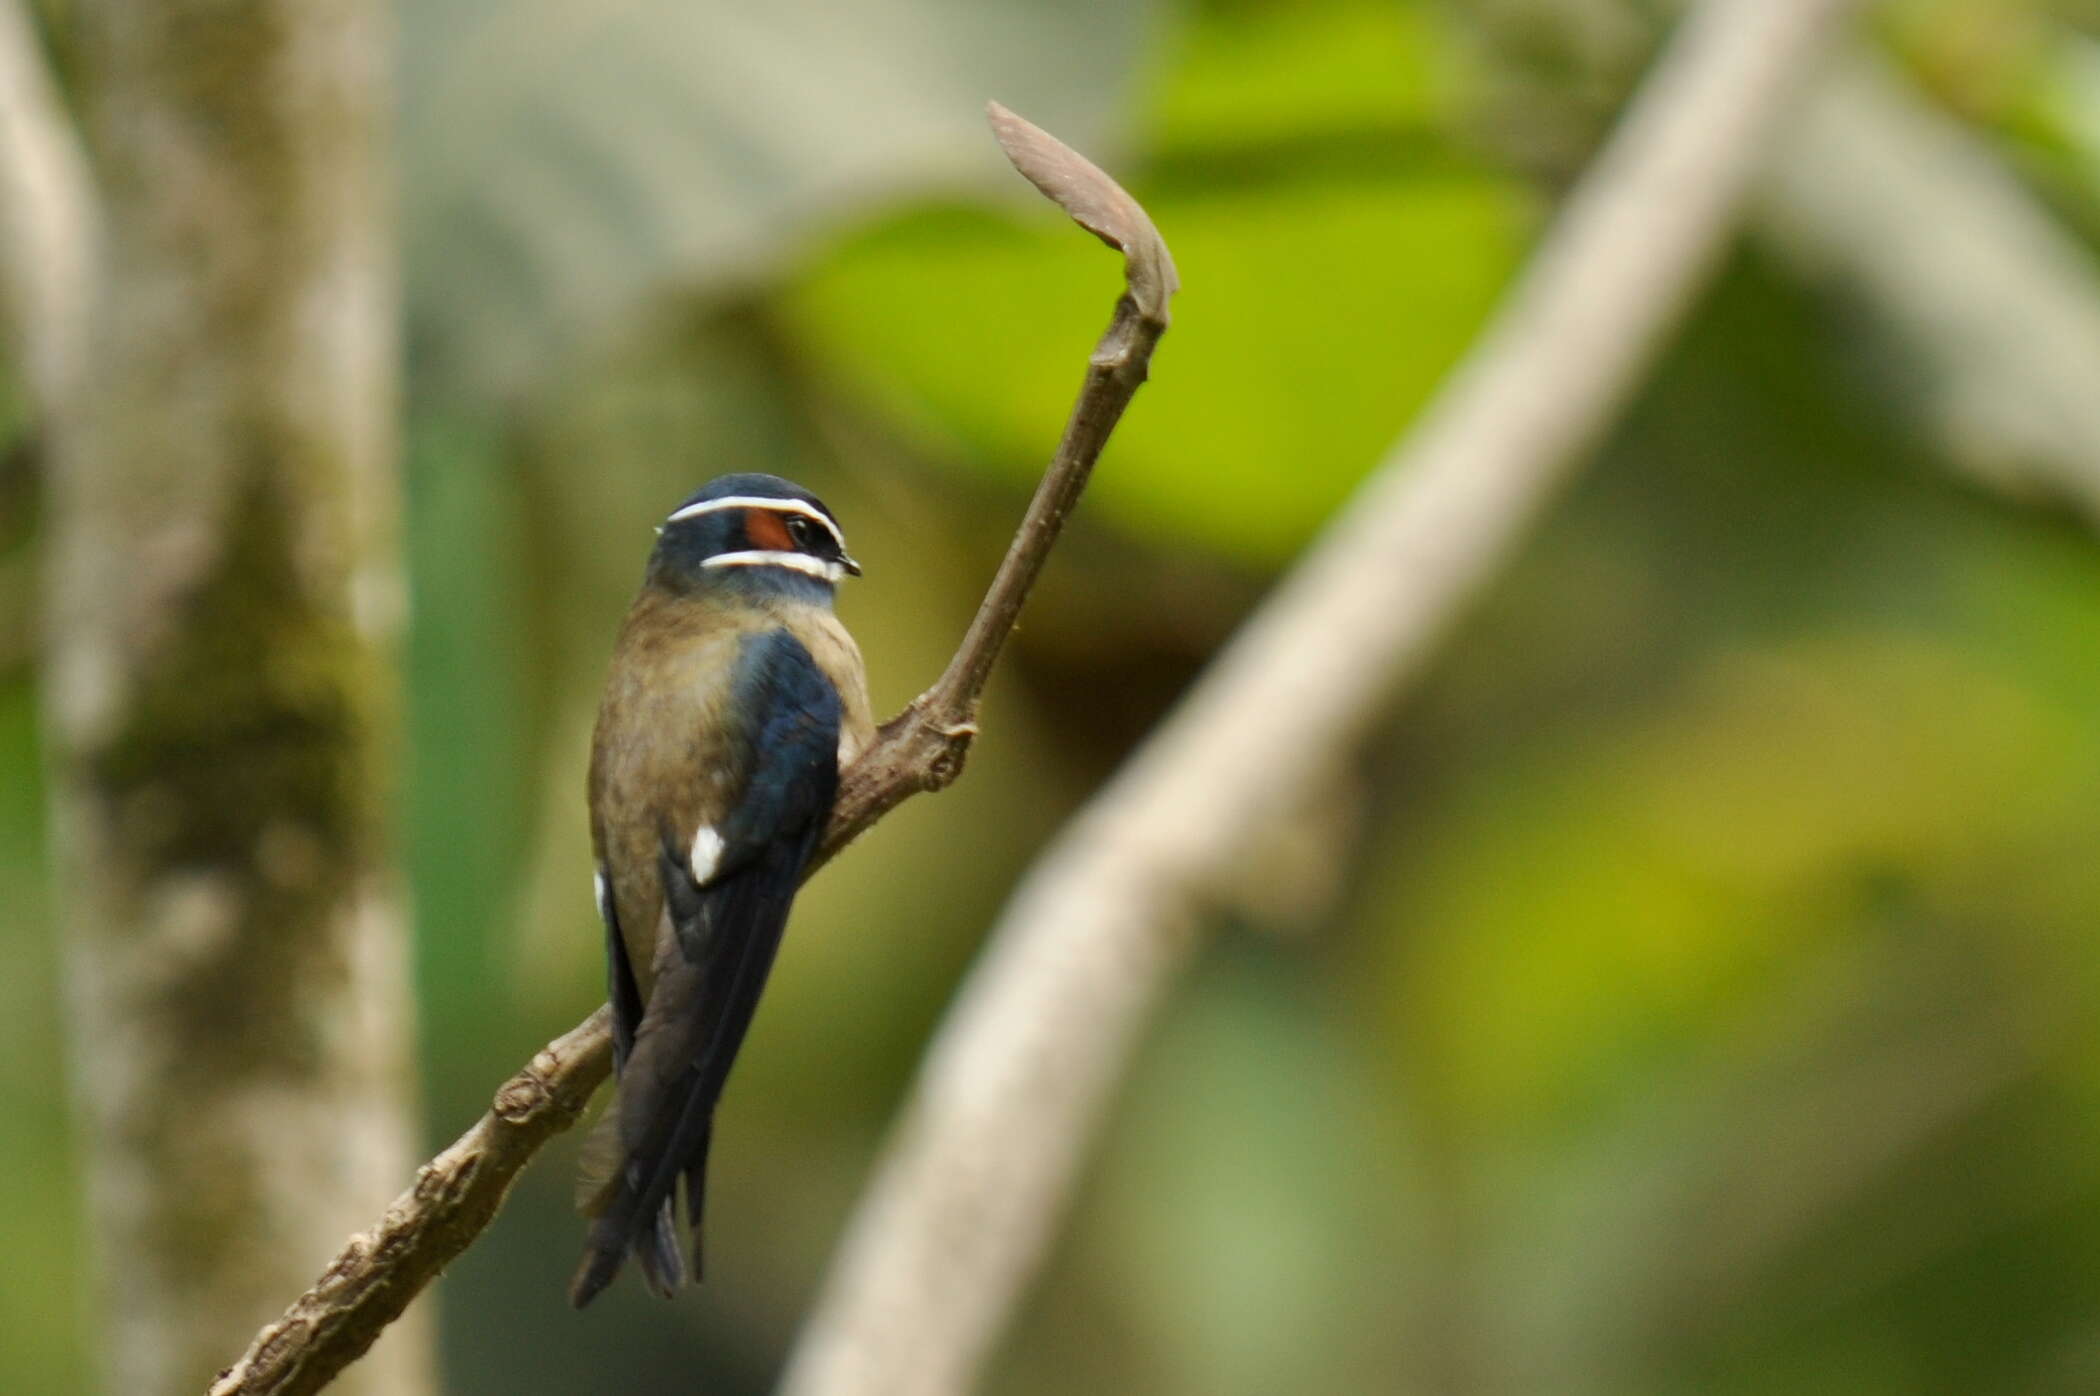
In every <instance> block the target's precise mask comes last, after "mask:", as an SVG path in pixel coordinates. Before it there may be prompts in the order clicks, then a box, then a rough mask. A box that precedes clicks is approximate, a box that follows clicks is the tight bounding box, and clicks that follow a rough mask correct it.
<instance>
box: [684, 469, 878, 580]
mask: <svg viewBox="0 0 2100 1396" xmlns="http://www.w3.org/2000/svg"><path fill="white" fill-rule="evenodd" d="M859 575H860V564H859V563H857V562H855V561H854V560H853V558H852V557H851V556H850V555H849V554H848V553H847V552H846V535H845V534H844V533H843V532H842V531H841V530H840V529H839V525H838V520H837V519H835V518H833V517H832V513H831V510H829V509H827V508H825V507H824V501H823V500H821V499H818V498H817V497H816V496H815V495H813V494H811V493H810V492H809V491H808V490H806V489H803V488H802V487H801V486H800V485H797V484H794V483H792V482H790V481H787V480H783V479H781V478H780V477H779V476H778V475H760V474H755V473H747V474H738V475H723V476H719V477H717V478H716V479H713V480H710V481H708V482H707V483H706V484H705V485H703V486H701V487H700V489H699V490H697V491H696V492H695V493H694V494H693V495H692V497H691V498H689V499H687V500H686V501H685V502H684V503H683V504H681V505H679V506H678V507H677V508H676V509H673V510H672V511H671V513H670V516H669V517H668V518H666V519H665V520H664V523H663V527H662V528H661V529H659V530H658V537H657V540H656V551H655V552H653V553H651V554H650V556H649V581H650V582H651V583H653V584H655V585H658V586H663V587H667V588H669V589H671V590H673V591H679V592H691V591H712V590H718V589H719V590H757V591H761V592H770V591H783V592H789V593H795V592H807V591H810V590H811V589H812V588H814V589H815V590H816V591H819V592H821V593H822V594H823V595H824V596H825V597H826V598H829V596H830V595H831V593H832V590H833V589H834V588H835V587H836V586H837V585H838V582H839V579H840V578H842V577H858V576H859Z"/></svg>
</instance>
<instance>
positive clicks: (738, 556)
mask: <svg viewBox="0 0 2100 1396" xmlns="http://www.w3.org/2000/svg"><path fill="white" fill-rule="evenodd" d="M700 565H701V566H702V567H785V568H787V569H788V571H790V572H800V573H801V574H802V575H803V576H805V577H815V578H816V579H817V580H818V581H820V582H830V583H831V584H832V585H834V586H836V585H838V580H839V578H841V577H843V576H845V575H846V569H845V567H843V566H842V565H840V564H839V563H836V562H826V561H825V560H824V559H823V558H820V557H811V556H810V555H809V554H808V553H774V552H748V553H716V554H715V555H714V556H713V557H711V558H709V559H707V560H706V561H705V562H703V563H701V564H700Z"/></svg>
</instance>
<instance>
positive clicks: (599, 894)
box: [569, 473, 874, 1309]
mask: <svg viewBox="0 0 2100 1396" xmlns="http://www.w3.org/2000/svg"><path fill="white" fill-rule="evenodd" d="M859 575H860V565H859V564H858V563H856V562H855V561H854V560H853V558H852V555H851V554H849V553H848V552H847V551H846V539H845V535H844V533H842V532H841V531H840V528H839V524H838V520H837V518H836V517H834V516H833V514H832V512H831V510H830V509H828V508H826V507H825V505H824V503H823V501H822V500H820V499H818V498H817V497H816V496H815V495H814V494H812V493H810V492H809V491H808V490H806V489H803V488H802V487H801V486H799V485H796V484H793V483H791V482H789V481H787V480H783V479H781V478H780V477H778V476H775V475H764V474H757V473H738V474H731V475H723V476H720V477H719V478H717V479H714V480H711V481H709V482H708V483H707V484H706V485H703V486H702V487H701V488H700V489H699V490H698V491H696V492H695V493H694V494H693V495H692V496H691V497H689V498H688V499H686V500H685V501H684V502H683V503H682V504H680V505H679V506H678V507H677V508H676V509H673V510H672V511H671V513H670V515H669V516H668V517H667V518H665V520H664V522H663V525H662V526H661V527H660V528H659V529H658V536H657V540H656V544H655V547H654V548H653V549H652V550H651V552H650V554H649V561H648V565H647V567H646V569H645V570H644V573H643V578H642V585H641V589H640V591H639V592H638V593H637V595H636V596H635V599H634V603H633V605H632V606H631V607H630V608H629V609H628V612H627V616H626V619H625V621H624V622H623V623H622V625H621V627H620V632H619V637H618V639H617V640H616V642H615V644H614V647H613V657H612V664H611V672H610V674H609V676H608V678H607V681H606V686H605V693H604V697H603V698H602V700H601V701H600V704H599V708H598V720H597V725H596V727H595V729H594V731H593V733H592V736H591V760H590V777H589V783H588V797H589V813H590V828H591V849H592V854H593V856H594V858H595V872H594V878H595V892H596V898H597V903H598V913H599V917H600V919H601V920H602V921H603V922H604V927H605V958H606V984H607V996H608V998H609V1000H610V1003H611V1010H612V1038H613V1069H614V1077H615V1086H614V1095H613V1100H612V1102H611V1104H610V1105H608V1106H607V1108H606V1111H605V1114H604V1115H603V1117H602V1118H601V1119H600V1121H599V1123H598V1125H597V1127H596V1128H595V1129H594V1130H593V1133H592V1136H591V1138H590V1139H589V1140H588V1141H587V1142H586V1144H585V1147H584V1163H583V1170H582V1177H581V1178H580V1180H579V1183H578V1201H579V1205H580V1207H581V1210H582V1211H583V1212H584V1214H585V1215H586V1216H587V1217H588V1218H589V1219H590V1220H589V1224H588V1227H587V1230H586V1235H585V1240H584V1254H583V1259H582V1261H581V1263H580V1264H579V1265H578V1267H577V1270H576V1275H575V1278H574V1279H573V1280H572V1281H571V1283H570V1287H569V1300H570V1302H571V1303H572V1304H574V1305H575V1306H576V1307H577V1308H579V1309H580V1308H582V1307H584V1306H585V1305H586V1304H589V1303H590V1302H591V1300H592V1299H593V1298H595V1297H596V1296H597V1295H598V1294H599V1293H600V1292H601V1291H603V1290H604V1289H605V1287H606V1286H607V1285H609V1284H611V1283H612V1281H613V1279H614V1277H615V1276H617V1275H618V1273H619V1271H620V1269H621V1266H622V1265H623V1263H624V1262H625V1260H626V1258H627V1256H628V1255H630V1254H632V1255H633V1256H634V1257H635V1260H636V1262H637V1264H638V1265H639V1267H640V1270H641V1273H642V1277H643V1280H644V1282H645V1283H646V1284H647V1286H648V1287H649V1289H650V1290H652V1291H654V1292H655V1293H657V1294H659V1295H662V1296H664V1297H666V1298H669V1297H671V1296H673V1295H675V1294H676V1293H677V1292H678V1291H679V1290H680V1289H681V1288H682V1287H683V1286H684V1284H685V1283H686V1277H687V1271H686V1266H685V1258H684V1254H683V1253H682V1251H681V1247H680V1244H679V1237H678V1225H677V1192H678V1189H679V1185H680V1182H681V1180H682V1181H683V1185H684V1193H685V1208H686V1219H687V1223H688V1225H689V1227H690V1230H691V1237H692V1247H691V1255H692V1270H691V1273H692V1277H693V1278H695V1279H697V1278H699V1275H700V1272H701V1211H702V1204H703V1200H704V1198H705V1194H706V1174H707V1154H708V1146H709V1144H710V1143H711V1142H712V1138H713V1130H714V1113H715V1106H716V1104H717V1102H718V1101H719V1100H720V1099H721V1095H722V1087H723V1083H724V1082H725V1081H726V1080H727V1079H728V1076H729V1069H730V1066H731V1064H732V1063H733V1062H734V1061H735V1060H736V1056H737V1051H738V1049H739V1048H740V1047H741V1046H742V1045H743V1041H744V1034H745V1031H746V1030H747V1029H748V1028H749V1027H750V1025H751V1019H752V1014H753V1012H754V1011H755V1010H756V1008H757V1006H758V999H759V995H760V993H761V992H762V991H763V990H764V988H765V982H766V975H767V973H768V971H769V970H770V969H771V967H772V964H773V957H774V953H775V951H776V950H777V949H778V948H779V945H780V940H781V935H782V932H783V931H784V930H785V928H786V925H787V918H788V909H789V906H790V904H791V903H792V902H793V900H794V896H795V891H796V888H797V887H798V886H799V885H800V883H801V881H802V875H803V872H804V869H805V868H806V866H807V864H808V862H809V859H810V855H811V854H812V852H813V851H814V850H815V849H816V847H817V843H818V840H820V839H821V838H822V837H823V834H824V829H825V826H826V824H827V823H828V822H829V820H830V817H831V809H832V804H833V801H834V799H835V797H836V794H837V790H838V783H839V776H840V773H841V771H843V770H844V769H845V768H846V767H847V766H848V765H850V764H851V763H852V761H853V759H854V758H855V757H856V756H858V755H859V754H860V752H861V751H862V750H864V749H865V748H866V747H867V745H868V743H869V741H870V740H871V739H872V737H873V735H874V722H873V718H872V715H871V710H870V707H869V700H868V687H867V675H866V670H865V668H864V666H863V664H862V661H861V655H860V649H859V647H858V646H857V645H856V644H855V643H854V641H853V637H852V636H851V635H849V634H848V633H847V631H846V629H845V627H844V625H842V624H841V623H840V622H839V620H838V617H837V616H836V615H835V614H834V612H833V601H834V599H835V595H836V592H837V588H838V584H839V582H840V581H841V580H842V579H844V578H846V577H857V576H859Z"/></svg>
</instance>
